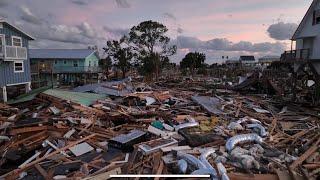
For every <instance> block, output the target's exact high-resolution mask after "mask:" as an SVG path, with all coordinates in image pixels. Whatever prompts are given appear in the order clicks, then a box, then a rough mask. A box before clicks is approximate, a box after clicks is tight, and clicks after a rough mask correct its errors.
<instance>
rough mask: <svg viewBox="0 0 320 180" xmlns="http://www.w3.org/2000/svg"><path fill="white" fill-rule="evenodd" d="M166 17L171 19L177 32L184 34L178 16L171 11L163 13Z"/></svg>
mask: <svg viewBox="0 0 320 180" xmlns="http://www.w3.org/2000/svg"><path fill="white" fill-rule="evenodd" d="M163 16H164V18H166V19H168V20H170V21H171V22H173V26H174V27H173V29H174V31H176V33H177V34H182V33H183V29H182V28H181V25H180V24H179V22H178V19H177V17H176V16H175V15H174V14H172V13H169V12H166V13H163Z"/></svg>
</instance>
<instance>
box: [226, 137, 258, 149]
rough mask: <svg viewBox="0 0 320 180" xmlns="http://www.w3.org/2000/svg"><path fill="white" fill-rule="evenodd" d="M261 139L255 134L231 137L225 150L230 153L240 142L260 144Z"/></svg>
mask: <svg viewBox="0 0 320 180" xmlns="http://www.w3.org/2000/svg"><path fill="white" fill-rule="evenodd" d="M262 141H263V140H262V138H261V137H260V136H259V135H257V134H255V133H251V134H241V135H237V136H233V137H231V138H229V139H228V140H227V143H226V149H227V150H228V151H231V150H232V149H233V148H234V147H235V146H236V145H237V144H238V143H240V142H255V143H262Z"/></svg>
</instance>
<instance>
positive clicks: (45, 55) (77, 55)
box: [29, 49, 95, 59]
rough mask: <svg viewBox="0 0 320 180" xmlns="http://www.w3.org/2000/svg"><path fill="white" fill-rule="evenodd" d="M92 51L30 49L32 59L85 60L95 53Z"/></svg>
mask: <svg viewBox="0 0 320 180" xmlns="http://www.w3.org/2000/svg"><path fill="white" fill-rule="evenodd" d="M94 52H95V51H94V50H91V49H30V50H29V57H30V59H85V58H86V57H88V56H89V55H90V54H92V53H94Z"/></svg>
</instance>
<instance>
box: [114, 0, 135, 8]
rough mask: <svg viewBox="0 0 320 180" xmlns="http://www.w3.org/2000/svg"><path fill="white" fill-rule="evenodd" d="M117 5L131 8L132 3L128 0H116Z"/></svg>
mask: <svg viewBox="0 0 320 180" xmlns="http://www.w3.org/2000/svg"><path fill="white" fill-rule="evenodd" d="M116 3H117V6H118V7H119V8H130V7H131V5H130V4H129V3H128V1H127V0H116Z"/></svg>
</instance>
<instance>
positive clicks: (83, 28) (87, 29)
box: [77, 22, 98, 38]
mask: <svg viewBox="0 0 320 180" xmlns="http://www.w3.org/2000/svg"><path fill="white" fill-rule="evenodd" d="M77 27H78V29H79V31H80V32H81V34H82V35H83V36H86V37H88V38H94V37H97V36H98V33H97V32H96V30H95V29H94V28H93V27H92V26H91V25H90V24H89V23H87V22H83V23H82V24H80V25H78V26H77Z"/></svg>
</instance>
